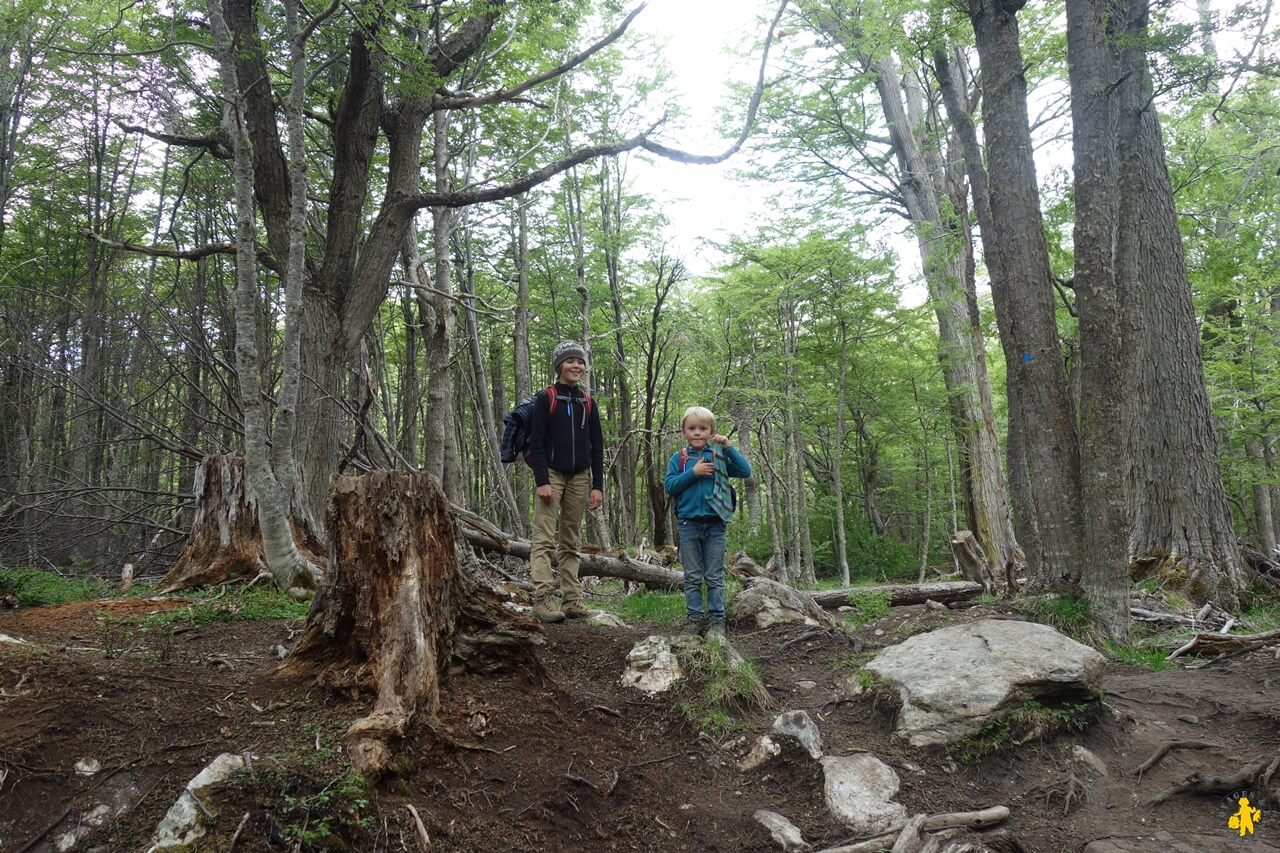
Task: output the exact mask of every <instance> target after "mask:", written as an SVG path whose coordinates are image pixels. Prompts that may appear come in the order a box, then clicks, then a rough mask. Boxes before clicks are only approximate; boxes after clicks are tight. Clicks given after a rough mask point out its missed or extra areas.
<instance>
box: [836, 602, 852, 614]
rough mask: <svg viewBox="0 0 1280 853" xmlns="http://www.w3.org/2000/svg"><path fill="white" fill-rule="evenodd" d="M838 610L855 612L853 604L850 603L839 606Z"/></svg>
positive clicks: (839, 611)
mask: <svg viewBox="0 0 1280 853" xmlns="http://www.w3.org/2000/svg"><path fill="white" fill-rule="evenodd" d="M836 612H837V613H852V612H853V606H852V605H849V604H841V605H840V606H839V607H837V608H836Z"/></svg>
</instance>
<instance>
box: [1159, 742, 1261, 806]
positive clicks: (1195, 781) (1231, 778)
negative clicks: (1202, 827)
mask: <svg viewBox="0 0 1280 853" xmlns="http://www.w3.org/2000/svg"><path fill="white" fill-rule="evenodd" d="M1278 769H1280V752H1277V753H1275V754H1274V755H1264V756H1262V757H1260V758H1258V759H1256V760H1255V761H1253V762H1252V763H1251V764H1249V765H1248V766H1246V767H1244V768H1243V769H1241V770H1239V771H1237V772H1235V773H1231V774H1228V775H1226V776H1206V775H1205V774H1204V773H1202V772H1200V771H1199V770H1197V771H1196V772H1194V773H1192V774H1191V775H1190V776H1188V777H1187V779H1186V781H1185V782H1183V783H1182V784H1180V785H1174V786H1173V787H1172V788H1169V789H1168V790H1166V791H1163V792H1162V793H1160V794H1157V795H1156V796H1155V797H1153V798H1152V799H1151V801H1150V802H1149V803H1148V805H1152V806H1158V805H1160V804H1161V803H1163V802H1166V801H1168V800H1170V799H1172V798H1174V797H1176V796H1178V795H1179V794H1201V795H1209V796H1221V795H1223V794H1230V793H1231V792H1232V791H1239V790H1241V789H1242V788H1251V789H1253V790H1255V791H1258V792H1260V793H1263V792H1265V793H1267V795H1268V796H1270V790H1269V789H1270V785H1271V779H1272V777H1273V776H1275V773H1276V770H1278Z"/></svg>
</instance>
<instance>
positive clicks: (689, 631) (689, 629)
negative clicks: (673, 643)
mask: <svg viewBox="0 0 1280 853" xmlns="http://www.w3.org/2000/svg"><path fill="white" fill-rule="evenodd" d="M680 636H681V637H701V636H702V622H701V621H697V622H695V621H693V620H690V621H688V622H686V623H684V627H683V628H681V629H680Z"/></svg>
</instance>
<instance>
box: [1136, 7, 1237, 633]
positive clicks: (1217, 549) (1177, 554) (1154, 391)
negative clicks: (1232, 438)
mask: <svg viewBox="0 0 1280 853" xmlns="http://www.w3.org/2000/svg"><path fill="white" fill-rule="evenodd" d="M1125 8H1126V12H1127V17H1126V24H1127V29H1126V33H1125V35H1126V36H1127V38H1125V39H1124V41H1123V45H1124V50H1123V51H1122V53H1121V71H1122V74H1121V75H1120V76H1119V78H1118V79H1119V81H1120V82H1119V84H1118V86H1117V89H1116V95H1115V97H1118V98H1119V101H1120V104H1119V115H1120V120H1119V124H1118V127H1117V133H1118V137H1119V150H1118V155H1119V164H1118V165H1119V177H1120V196H1121V197H1120V211H1119V222H1120V238H1119V240H1118V242H1117V246H1116V252H1117V257H1118V263H1117V267H1116V274H1117V276H1118V277H1119V278H1120V279H1121V280H1122V281H1123V282H1124V285H1123V286H1124V288H1125V290H1124V293H1125V294H1126V296H1127V297H1128V298H1127V299H1124V300H1123V301H1122V302H1121V305H1122V309H1123V311H1124V314H1123V322H1124V329H1125V332H1126V337H1125V345H1126V347H1129V349H1128V351H1127V352H1126V354H1125V359H1124V365H1125V368H1126V370H1125V374H1124V385H1123V387H1124V389H1125V402H1126V407H1127V408H1126V410H1125V413H1126V418H1125V432H1126V434H1127V438H1128V445H1127V446H1128V448H1129V454H1130V458H1131V462H1132V464H1131V467H1130V468H1129V469H1128V470H1129V482H1128V487H1129V488H1128V490H1127V495H1128V500H1129V519H1130V524H1131V528H1130V539H1129V553H1130V556H1131V558H1132V559H1133V560H1134V561H1135V564H1137V565H1139V566H1141V565H1143V564H1152V565H1154V566H1155V567H1156V570H1157V571H1161V572H1162V573H1171V574H1172V575H1173V576H1176V577H1178V578H1180V579H1185V585H1186V589H1187V592H1188V593H1189V594H1190V595H1191V596H1192V598H1193V599H1194V600H1196V601H1212V602H1214V603H1215V604H1217V605H1218V606H1219V607H1222V608H1224V609H1227V610H1232V609H1235V608H1236V607H1238V605H1239V595H1240V593H1242V592H1244V591H1245V588H1246V587H1247V585H1248V584H1247V581H1246V579H1245V575H1244V570H1243V566H1242V564H1241V561H1240V553H1239V549H1238V545H1237V542H1236V532H1235V528H1234V525H1233V523H1232V518H1231V511H1230V508H1229V506H1228V504H1227V497H1226V492H1225V490H1224V489H1223V486H1222V475H1221V472H1220V470H1219V468H1218V435H1217V432H1216V431H1215V429H1214V419H1213V409H1212V407H1211V406H1210V403H1209V395H1208V392H1207V391H1206V390H1205V382H1204V365H1203V362H1202V360H1201V354H1200V336H1199V329H1198V327H1197V324H1196V316H1195V307H1194V305H1193V304H1192V301H1191V282H1190V280H1189V278H1188V277H1187V267H1186V261H1185V259H1184V257H1183V253H1182V235H1181V233H1180V232H1179V230H1178V214H1177V211H1176V209H1175V208H1174V204H1173V189H1172V187H1171V185H1170V183H1169V173H1168V170H1167V169H1166V167H1165V157H1164V143H1163V142H1162V141H1161V138H1160V122H1159V117H1158V116H1157V113H1156V110H1155V109H1154V107H1153V105H1152V99H1153V97H1154V95H1153V92H1152V82H1151V75H1150V72H1149V70H1148V67H1147V57H1146V52H1145V46H1146V44H1147V16H1148V14H1149V8H1148V6H1147V4H1146V2H1145V0H1141V2H1139V0H1127V2H1126V4H1125Z"/></svg>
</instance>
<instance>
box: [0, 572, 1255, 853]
mask: <svg viewBox="0 0 1280 853" xmlns="http://www.w3.org/2000/svg"><path fill="white" fill-rule="evenodd" d="M233 596H234V593H232V594H231V595H230V596H228V598H231V597H233ZM182 607H185V605H184V604H183V603H181V602H178V603H175V602H147V601H144V600H138V599H128V600H121V601H115V602H100V603H83V604H75V605H64V606H61V607H56V608H33V609H27V610H17V611H11V612H8V613H0V634H4V635H7V636H8V637H9V638H12V639H14V640H18V639H20V640H22V641H25V643H26V644H19V643H16V642H5V641H0V851H7V853H27V852H28V851H43V850H57V849H75V850H96V851H112V852H113V853H114V851H141V850H146V849H148V847H149V846H150V845H151V843H152V839H153V835H154V833H155V831H156V827H157V824H159V823H160V822H161V821H162V819H163V818H164V817H165V815H166V813H167V812H169V810H170V809H171V807H172V806H173V805H174V803H175V799H177V798H178V796H179V794H180V793H181V792H182V791H183V789H184V787H185V786H186V785H187V784H188V783H189V782H190V780H192V778H193V777H195V776H196V774H197V773H199V772H200V771H201V770H202V769H203V768H205V767H206V766H207V765H209V763H210V762H211V761H212V760H213V759H214V758H215V757H216V756H219V755H220V754H224V753H229V754H233V755H235V756H246V757H245V758H240V759H238V762H239V763H241V764H243V765H244V767H243V769H242V770H241V771H240V772H239V773H237V774H235V775H233V776H231V777H230V778H229V779H227V780H226V781H223V782H220V783H217V784H214V785H212V786H211V787H209V788H208V789H205V793H204V795H203V796H202V797H201V799H200V802H199V803H196V804H189V806H190V810H192V811H193V812H195V813H196V814H195V817H196V820H197V821H198V822H199V823H201V824H203V825H204V826H205V827H207V830H208V833H207V835H205V836H204V837H203V838H201V839H200V840H198V841H196V842H194V844H193V845H192V846H191V847H189V848H187V849H198V850H219V851H223V850H227V849H228V848H229V847H234V849H235V850H237V851H251V850H290V849H292V850H342V849H349V850H360V851H398V850H414V851H416V850H421V849H427V848H426V847H424V846H421V842H420V841H419V840H418V837H419V832H420V831H419V829H418V826H417V824H418V822H419V821H420V822H421V831H422V832H425V834H426V835H427V836H429V838H430V840H431V847H430V849H432V850H435V851H441V850H444V851H493V850H637V851H683V850H689V851H693V850H725V851H738V850H741V851H767V850H777V849H784V845H785V844H787V843H788V842H787V841H786V839H787V837H788V834H789V833H790V831H791V830H789V829H787V828H786V827H785V826H784V825H782V824H778V823H776V822H772V821H773V819H772V818H768V817H766V818H765V820H766V821H767V822H770V823H769V826H771V827H772V831H771V829H769V828H766V825H765V824H764V823H761V822H760V820H759V819H757V817H756V816H755V815H756V813H757V812H758V811H761V810H766V811H769V812H773V813H776V814H777V815H779V816H782V817H784V818H785V819H786V821H787V822H788V823H789V824H790V825H791V826H793V827H794V829H795V830H796V831H797V832H798V833H799V835H801V836H802V837H803V843H805V844H807V845H810V847H809V848H808V849H813V850H821V849H824V848H833V847H839V846H840V845H846V846H847V845H851V844H853V843H854V842H856V841H858V840H860V839H865V838H867V837H870V836H873V835H874V834H875V833H874V832H871V831H870V830H868V829H867V828H866V827H861V828H855V827H854V826H853V825H852V824H851V823H850V822H849V820H848V817H849V816H848V815H845V816H844V818H845V819H841V817H840V816H839V815H840V812H839V809H836V810H835V812H833V808H832V805H831V803H830V802H829V797H828V796H827V792H826V789H827V788H829V787H831V785H832V781H831V780H832V779H833V778H835V777H836V776H837V775H838V773H837V771H840V772H843V769H844V768H847V767H849V766H853V765H857V766H861V767H864V768H865V767H870V766H873V765H872V764H871V762H875V766H876V768H877V769H876V770H875V773H879V772H880V770H879V769H878V768H879V766H883V767H884V768H885V770H886V771H887V772H888V773H890V774H892V775H893V776H894V777H896V780H897V783H898V789H897V792H896V793H892V792H888V793H887V794H885V797H884V798H883V799H882V801H881V803H880V807H882V808H884V809H885V811H884V813H883V815H882V817H884V818H885V826H888V825H890V824H894V825H896V824H900V823H901V819H902V818H910V817H913V816H918V815H934V816H936V815H941V814H948V813H957V812H968V811H973V810H980V809H987V808H989V807H992V806H1005V807H1007V809H1008V817H1007V819H1005V820H1003V821H1001V822H1000V823H999V824H998V826H997V827H995V828H994V829H992V830H988V831H987V832H986V833H984V834H983V835H982V836H981V837H980V838H978V839H972V840H971V841H970V842H968V843H970V844H971V845H973V846H971V847H969V848H968V849H970V850H980V849H984V846H985V849H997V850H998V849H1005V850H1014V849H1024V850H1030V851H1060V850H1062V851H1065V850H1071V851H1076V850H1083V849H1087V850H1088V851H1089V853H1122V851H1166V850H1192V851H1202V853H1215V851H1220V850H1251V851H1259V852H1261V851H1273V850H1280V810H1277V804H1276V803H1275V802H1273V801H1272V800H1270V799H1268V797H1269V796H1271V795H1270V794H1269V793H1268V792H1266V791H1257V792H1254V794H1255V804H1258V805H1260V807H1261V812H1262V817H1261V819H1260V820H1259V822H1258V829H1257V833H1256V834H1255V835H1253V836H1250V837H1249V838H1246V839H1243V840H1241V839H1238V838H1237V837H1236V834H1235V833H1234V832H1233V831H1231V830H1229V829H1228V818H1229V817H1230V814H1231V813H1232V809H1233V808H1234V805H1233V801H1232V800H1230V798H1228V797H1224V796H1222V795H1220V794H1218V795H1199V796H1198V795H1193V794H1179V795H1176V796H1174V797H1172V798H1171V799H1169V800H1168V801H1166V802H1164V803H1162V804H1160V805H1152V804H1150V801H1151V800H1152V799H1153V798H1154V797H1155V796H1156V795H1157V794H1159V793H1161V792H1163V791H1165V790H1167V789H1169V788H1170V787H1171V786H1174V785H1176V784H1178V783H1181V782H1183V781H1184V780H1185V779H1186V778H1187V777H1188V775H1189V774H1192V773H1196V772H1200V773H1203V774H1207V775H1218V776H1222V775H1229V774H1231V773H1233V772H1237V771H1239V770H1240V769H1242V768H1243V767H1245V766H1246V765H1248V764H1249V763H1250V762H1252V761H1254V760H1255V759H1256V758H1258V757H1260V756H1275V755H1276V754H1277V744H1278V742H1280V726H1277V716H1280V705H1277V703H1276V701H1275V698H1276V690H1275V686H1274V685H1275V681H1276V679H1278V678H1280V660H1277V659H1276V656H1275V655H1274V654H1273V651H1274V650H1273V649H1263V650H1260V651H1256V652H1253V653H1250V654H1243V655H1236V656H1232V657H1229V658H1226V659H1223V660H1221V661H1218V662H1215V663H1213V664H1210V665H1208V666H1200V667H1197V668H1188V667H1182V668H1178V669H1171V670H1166V671H1150V670H1148V669H1143V668H1137V667H1134V666H1130V665H1128V664H1125V663H1120V662H1117V661H1102V660H1099V661H1098V666H1097V672H1096V674H1095V675H1096V678H1097V679H1098V685H1099V686H1100V688H1101V691H1102V700H1101V702H1095V703H1082V702H1079V701H1077V700H1078V697H1074V696H1066V697H1059V698H1062V699H1063V703H1061V705H1060V706H1059V705H1055V704H1054V702H1053V701H1051V700H1050V699H1048V698H1046V699H1045V702H1044V707H1048V708H1056V707H1062V708H1067V709H1069V710H1067V711H1061V712H1060V713H1056V714H1055V713H1052V712H1046V713H1045V714H1041V715H1030V716H1027V717H1025V718H1024V719H1020V720H1019V722H1018V724H1012V723H1006V724H1001V725H997V726H994V727H987V728H981V729H980V730H979V731H978V732H977V733H976V734H970V735H967V736H964V737H963V738H962V739H961V740H959V741H957V742H955V743H952V744H951V745H936V744H930V745H914V746H913V745H912V743H911V738H909V737H900V736H896V735H895V733H894V731H895V725H896V723H897V721H898V719H899V715H900V709H899V706H900V704H901V699H900V697H899V696H898V691H897V690H896V689H895V688H892V687H890V686H889V685H887V684H886V683H885V682H884V681H882V680H880V678H879V677H878V676H876V674H875V669H876V666H875V665H874V664H870V661H872V659H873V658H874V657H875V655H876V654H877V653H878V652H879V651H880V650H881V649H884V648H888V647H890V646H899V644H901V643H902V641H903V640H905V639H906V638H908V637H910V636H912V635H914V634H922V633H925V632H928V631H934V630H936V629H939V628H944V627H947V626H959V625H966V624H977V623H981V622H984V620H990V619H997V620H1018V619H1021V618H1022V616H1021V614H1019V613H1016V612H1014V611H1013V610H1012V609H1011V608H1009V607H1008V606H1007V605H1003V604H999V603H996V604H984V605H980V606H977V607H973V608H969V609H964V610H946V609H941V610H940V609H937V608H931V607H927V606H923V605H921V606H912V607H896V608H893V609H892V611H891V612H889V613H888V615H885V616H884V617H882V618H881V619H879V620H878V621H875V622H873V623H870V624H866V625H863V626H860V627H859V628H858V629H857V630H856V631H855V633H854V636H852V637H850V636H848V635H845V634H843V633H840V632H832V631H829V630H823V629H820V628H815V627H812V626H806V625H803V624H797V623H790V624H781V625H775V626H772V627H769V628H764V629H761V628H757V627H755V626H754V625H748V624H739V625H738V626H736V628H733V629H731V631H730V639H731V641H732V643H733V645H734V647H735V648H736V649H738V650H739V651H740V652H741V654H742V655H744V656H745V657H746V659H748V661H752V662H754V667H755V669H756V670H757V671H758V674H759V676H760V681H761V682H762V683H763V686H764V688H765V691H767V695H766V696H762V697H759V698H763V699H764V700H765V701H764V702H763V703H761V704H759V705H752V704H750V703H748V702H743V703H739V704H738V705H730V707H729V710H728V711H726V712H720V711H716V710H714V709H711V708H709V707H707V706H706V704H705V702H704V699H705V697H704V696H703V694H701V693H699V692H697V689H695V688H694V687H691V686H690V685H689V684H688V679H686V680H685V681H684V682H682V683H679V684H676V685H675V686H674V687H673V688H671V689H670V690H668V691H666V692H662V693H656V694H649V693H646V692H644V691H642V690H639V689H637V688H636V687H633V686H624V685H623V684H622V683H621V681H620V676H621V675H622V672H623V669H624V665H625V662H626V660H627V658H628V655H629V653H630V652H631V651H632V649H633V648H634V647H635V646H636V644H637V643H639V642H641V641H643V640H645V639H646V638H647V637H649V636H650V635H663V634H666V633H667V632H669V630H670V626H668V625H660V624H653V623H645V622H640V621H634V620H633V621H632V622H630V624H627V625H625V626H621V627H619V626H609V625H594V624H587V623H582V622H576V623H568V624H565V625H558V626H549V627H548V629H547V632H546V643H545V645H544V646H543V648H542V649H541V650H540V652H539V657H540V660H541V662H542V666H543V671H542V672H536V671H516V672H507V673H501V674H497V675H485V676H477V675H465V674H459V675H456V676H455V677H453V678H451V679H450V680H449V681H448V686H447V689H446V693H445V695H444V697H443V708H444V711H443V713H442V715H441V717H440V719H439V720H438V721H437V722H436V723H435V724H434V725H429V724H428V723H427V722H426V721H421V722H420V723H419V724H418V725H417V727H416V728H415V729H414V730H413V731H411V732H409V733H408V736H407V737H406V738H405V739H404V741H403V743H402V744H401V747H402V750H401V758H400V760H399V761H398V762H397V764H396V767H395V772H394V773H392V774H391V775H389V776H388V777H386V778H384V779H382V780H379V781H378V782H376V783H370V782H367V781H366V780H363V779H361V778H359V777H358V776H355V775H354V774H352V773H351V772H350V770H349V767H348V766H347V765H346V763H345V760H344V757H343V754H342V750H341V740H340V738H341V734H342V732H343V730H344V729H345V727H346V725H347V724H349V723H350V722H351V721H352V720H354V719H356V718H357V717H360V716H362V715H363V714H364V713H365V712H366V710H367V706H368V697H364V696H353V695H335V694H334V693H333V692H331V691H329V690H328V689H326V688H324V687H322V686H319V685H316V684H311V683H291V682H282V681H280V680H278V679H276V678H275V677H273V675H272V671H273V669H274V668H275V666H276V664H277V663H278V660H279V655H280V654H282V653H284V652H286V651H287V649H288V647H289V645H290V643H291V642H292V641H293V639H294V638H295V637H296V635H297V633H298V631H299V628H300V627H301V621H300V620H296V619H295V620H272V619H257V620H241V619H232V620H229V621H222V620H218V621H209V622H194V621H193V622H184V621H182V620H180V619H179V620H173V621H165V619H164V618H162V617H159V616H157V612H159V611H162V610H172V609H173V608H182ZM148 620H150V621H148ZM996 630H1003V628H999V629H996ZM970 636H972V635H970ZM984 636H985V635H984ZM991 636H994V635H991ZM982 642H985V643H987V644H990V643H991V637H988V639H987V640H983V641H982ZM953 645H955V644H953ZM931 654H932V653H931ZM1020 665H1021V664H1016V663H1008V664H1007V666H1008V667H1009V668H1016V667H1017V666H1020ZM968 680H969V681H971V682H972V681H976V680H978V679H975V678H969V679H968ZM981 680H982V683H983V684H987V683H989V679H988V678H986V677H984V678H982V679H981ZM925 695H926V694H925V693H923V692H918V694H917V698H918V699H919V701H920V703H921V705H920V707H918V708H917V709H916V710H917V711H920V712H925V711H928V710H929V709H928V708H924V705H925V704H927V701H926V699H924V698H920V697H924V696H925ZM909 704H910V703H909ZM922 709H923V711H922ZM784 712H803V717H805V718H807V720H808V721H809V723H808V724H809V725H811V726H812V728H813V729H816V731H817V736H818V738H819V739H820V742H821V743H820V750H821V753H820V755H821V757H815V756H814V754H812V751H811V750H809V749H806V748H804V747H802V746H800V745H799V744H798V743H796V742H794V741H793V740H792V739H791V738H790V737H789V736H788V735H786V734H771V735H770V739H771V740H772V741H773V742H774V743H775V746H776V747H777V749H776V752H777V754H776V755H774V754H772V752H773V751H772V750H767V749H766V750H765V751H764V753H761V752H760V737H761V736H762V735H766V734H770V733H771V732H772V731H773V730H774V728H775V723H776V721H777V720H778V718H779V716H780V715H784ZM786 717H787V719H786V720H784V721H783V723H782V724H780V725H781V726H782V727H783V728H787V727H791V728H795V727H797V726H798V727H801V728H804V727H805V724H803V722H802V721H800V718H801V715H800V714H798V713H793V714H787V715H786ZM916 740H917V741H919V738H916ZM1179 742H1181V745H1180V746H1178V747H1177V748H1174V749H1173V750H1172V751H1170V752H1169V753H1168V754H1167V755H1165V756H1164V757H1163V758H1162V759H1161V760H1160V761H1158V762H1157V763H1155V764H1154V765H1152V766H1151V767H1150V768H1149V769H1147V770H1145V771H1144V772H1143V773H1141V774H1138V773H1136V772H1135V771H1136V770H1137V769H1138V768H1139V767H1140V766H1141V765H1143V764H1144V762H1147V761H1148V759H1149V758H1151V757H1152V756H1154V755H1155V754H1156V753H1157V751H1158V750H1160V749H1161V748H1162V747H1165V746H1167V745H1169V744H1173V743H1179ZM753 750H755V751H756V756H755V759H753V760H748V756H750V755H751V753H752V751H753ZM833 768H836V769H834V770H833ZM864 775H865V774H864ZM872 775H875V774H874V773H873V774H872ZM882 793H885V792H882ZM862 808H863V812H862V814H863V815H864V816H865V815H866V814H868V813H870V812H869V811H868V809H869V808H870V807H869V806H866V805H865V804H864V806H863V807H862ZM895 822H896V823H895ZM779 839H780V840H779ZM951 842H952V843H953V847H952V848H951V849H954V850H960V849H964V848H962V847H960V846H959V845H960V844H961V841H960V838H959V837H957V838H956V839H952V840H951ZM790 843H792V844H798V843H799V842H798V841H792V842H790ZM979 845H984V846H979ZM1086 845H1088V846H1087V847H1086ZM888 846H891V843H890V845H887V846H886V847H885V849H888ZM795 849H802V848H798V847H797V848H795ZM853 849H874V848H853ZM917 849H918V848H917ZM926 849H927V848H926ZM934 849H941V844H940V843H939V842H935V847H934Z"/></svg>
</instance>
